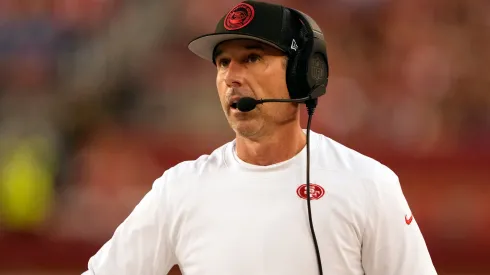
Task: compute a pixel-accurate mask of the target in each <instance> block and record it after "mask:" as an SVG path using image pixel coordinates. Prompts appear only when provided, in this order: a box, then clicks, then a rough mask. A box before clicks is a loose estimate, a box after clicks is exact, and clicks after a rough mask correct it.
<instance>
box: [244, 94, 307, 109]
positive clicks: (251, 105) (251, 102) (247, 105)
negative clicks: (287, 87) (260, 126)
mask: <svg viewBox="0 0 490 275" xmlns="http://www.w3.org/2000/svg"><path fill="white" fill-rule="evenodd" d="M309 99H311V98H310V97H303V98H297V99H289V98H285V99H259V100H257V99H254V98H251V97H242V98H240V100H238V102H237V103H236V106H237V109H238V110H240V112H250V111H252V110H253V109H255V107H256V106H257V105H258V104H263V103H267V102H287V103H302V102H305V101H307V100H309Z"/></svg>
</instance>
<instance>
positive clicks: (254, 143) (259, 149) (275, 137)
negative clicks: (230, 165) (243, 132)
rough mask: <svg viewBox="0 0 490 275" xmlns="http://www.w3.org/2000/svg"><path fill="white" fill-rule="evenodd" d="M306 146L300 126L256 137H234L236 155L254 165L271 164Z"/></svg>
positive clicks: (304, 135)
mask: <svg viewBox="0 0 490 275" xmlns="http://www.w3.org/2000/svg"><path fill="white" fill-rule="evenodd" d="M305 146H306V134H305V133H304V132H303V130H302V129H301V128H300V127H295V128H292V127H291V128H290V127H284V128H283V129H277V130H275V131H274V132H273V133H272V134H270V135H264V136H262V137H260V138H258V139H254V140H252V139H249V138H246V137H243V136H237V138H236V152H237V156H238V157H239V158H240V159H241V160H242V161H244V162H247V163H250V164H254V165H261V166H266V165H272V164H275V163H279V162H283V161H286V160H288V159H291V158H292V157H294V156H296V155H297V154H298V153H299V152H301V150H303V148H304V147H305Z"/></svg>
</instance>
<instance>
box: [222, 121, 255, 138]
mask: <svg viewBox="0 0 490 275" xmlns="http://www.w3.org/2000/svg"><path fill="white" fill-rule="evenodd" d="M230 126H231V128H232V129H233V131H235V133H236V134H237V135H239V136H242V137H246V138H252V137H255V136H258V135H259V134H260V131H261V129H262V127H260V125H259V123H258V122H257V121H254V120H239V121H233V122H231V123H230Z"/></svg>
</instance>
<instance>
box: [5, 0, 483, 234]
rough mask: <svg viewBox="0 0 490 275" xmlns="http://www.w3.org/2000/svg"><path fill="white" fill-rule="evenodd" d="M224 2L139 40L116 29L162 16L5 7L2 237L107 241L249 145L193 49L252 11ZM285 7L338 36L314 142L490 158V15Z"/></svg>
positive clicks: (417, 2)
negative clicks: (186, 178) (145, 201)
mask: <svg viewBox="0 0 490 275" xmlns="http://www.w3.org/2000/svg"><path fill="white" fill-rule="evenodd" d="M210 1H212V4H210V3H209V2H207V1H199V0H179V1H177V0H175V1H160V2H175V3H172V4H170V3H168V4H161V6H162V7H165V8H164V9H162V10H161V11H159V12H160V13H161V15H160V16H155V21H154V22H161V23H155V24H153V25H150V27H145V28H142V29H139V30H136V29H135V30H133V31H131V30H129V29H128V30H127V36H130V37H125V35H124V30H123V31H121V30H120V29H119V30H118V29H117V28H114V25H117V24H118V23H120V22H122V21H124V20H125V19H128V18H132V15H131V11H136V10H138V9H137V8H140V9H139V10H141V13H142V14H146V13H147V12H148V14H149V9H150V6H146V8H147V9H148V10H145V5H147V3H149V2H152V1H128V0H36V1H32V0H1V1H0V176H1V178H0V231H2V230H3V231H6V232H11V231H15V232H17V231H27V232H34V233H35V234H45V235H50V236H56V237H60V238H61V237H63V238H78V239H87V240H105V239H106V238H107V237H108V236H110V234H111V233H112V231H113V229H114V227H115V226H116V225H117V224H119V223H120V222H121V221H122V219H124V217H125V216H126V215H127V214H128V213H129V211H131V209H132V208H133V206H134V204H135V203H136V202H137V201H139V199H140V198H141V197H142V195H143V194H144V193H145V192H146V191H147V190H148V188H149V187H150V186H151V184H152V182H153V180H154V179H156V178H157V177H158V176H160V175H161V174H162V173H163V171H164V170H165V169H166V168H169V167H170V166H173V165H175V164H176V163H177V162H179V161H182V160H186V159H193V158H195V157H197V156H199V155H200V154H206V153H209V152H210V151H211V150H212V149H213V148H215V147H217V146H219V145H221V144H223V143H224V142H227V141H229V140H230V139H231V138H233V133H232V132H231V130H230V129H229V128H228V126H227V124H226V121H225V119H224V117H223V115H222V111H221V109H220V105H219V103H218V98H217V95H216V91H215V86H214V85H215V82H214V77H215V69H214V68H213V65H212V64H208V63H207V62H205V61H203V60H200V59H198V58H197V57H195V56H193V55H192V54H191V53H190V52H189V51H188V50H187V47H186V46H187V42H188V41H189V40H190V39H191V38H192V37H194V36H196V35H200V34H203V33H206V32H210V31H213V30H214V27H215V24H216V22H217V20H218V19H219V18H220V17H221V16H223V15H224V14H225V13H226V11H227V10H229V9H230V8H231V7H232V6H233V5H235V4H236V3H237V1H231V0H210ZM153 2H155V1H153ZM272 2H277V3H282V4H285V5H289V6H291V7H293V8H297V9H300V10H303V11H304V12H306V13H308V14H310V15H311V16H312V17H313V18H315V19H316V20H317V22H318V23H319V25H320V26H321V28H322V29H323V31H324V33H325V37H326V40H327V48H328V54H329V61H330V71H331V77H330V81H329V85H328V88H327V95H326V96H325V97H324V98H322V99H321V100H320V103H319V107H318V108H317V112H316V114H315V118H314V123H313V130H315V131H317V132H321V133H324V134H326V135H328V136H330V137H332V138H334V139H336V140H338V141H340V142H342V143H345V144H348V145H352V146H354V147H356V148H371V149H372V150H380V151H387V152H393V154H408V155H421V156H424V155H451V154H452V153H455V152H461V151H465V152H472V153H474V154H487V155H488V154H490V66H488V64H489V63H490V16H488V14H489V11H490V1H486V0H474V1H466V0H396V1H395V0H283V1H279V0H277V1H272ZM140 6H141V7H140ZM129 7H131V8H129ZM149 17H150V16H148V20H150V19H149ZM134 18H139V21H141V20H145V17H144V16H143V17H134ZM158 20H160V21H158ZM136 21H138V20H136ZM158 24H167V26H168V27H167V28H159V27H158V26H159V25H158ZM152 33H153V34H154V37H152V39H153V40H151V42H148V43H147V44H148V45H147V46H145V47H143V46H141V45H143V42H144V41H150V40H149V39H150V38H149V37H151V35H152ZM104 39H105V40H104ZM145 39H146V40H145ZM109 40H110V41H109ZM109 42H111V43H112V44H111V48H106V47H104V45H106V44H104V43H107V44H109ZM129 42H141V45H140V44H137V43H133V44H130V43H129ZM123 47H126V49H127V52H129V53H131V56H132V57H131V58H126V57H125V55H124V54H120V55H117V53H118V50H119V49H121V48H123ZM121 52H122V51H121ZM109 54H113V55H114V57H113V58H107V60H104V58H94V56H101V57H104V56H108V55H109ZM81 76H83V77H84V78H81ZM79 78H80V79H83V81H85V83H82V85H79V84H77V83H78V82H77V81H78V80H77V79H79ZM72 80H73V81H72ZM1 234H2V233H0V235H1Z"/></svg>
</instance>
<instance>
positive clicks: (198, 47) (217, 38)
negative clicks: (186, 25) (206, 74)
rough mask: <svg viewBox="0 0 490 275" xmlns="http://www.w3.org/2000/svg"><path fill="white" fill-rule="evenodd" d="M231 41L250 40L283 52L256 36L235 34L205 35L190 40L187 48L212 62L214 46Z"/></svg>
mask: <svg viewBox="0 0 490 275" xmlns="http://www.w3.org/2000/svg"><path fill="white" fill-rule="evenodd" d="M233 39H251V40H256V41H259V42H262V43H265V44H268V45H270V46H272V47H274V48H277V49H279V50H281V51H284V49H281V47H279V46H278V45H277V44H275V43H274V42H272V41H268V40H266V39H263V38H259V37H256V36H252V35H246V34H235V33H212V34H206V35H202V36H199V37H197V38H195V39H194V40H192V41H191V42H190V43H189V45H188V48H189V50H190V51H191V52H193V53H194V54H196V55H197V56H199V57H201V58H203V59H206V60H209V61H211V62H212V61H213V51H214V48H215V47H216V45H218V44H219V43H221V42H224V41H228V40H233Z"/></svg>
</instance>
